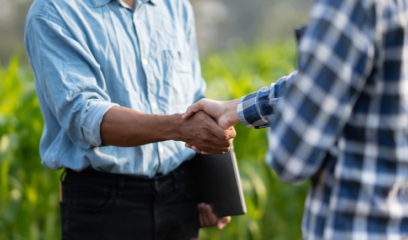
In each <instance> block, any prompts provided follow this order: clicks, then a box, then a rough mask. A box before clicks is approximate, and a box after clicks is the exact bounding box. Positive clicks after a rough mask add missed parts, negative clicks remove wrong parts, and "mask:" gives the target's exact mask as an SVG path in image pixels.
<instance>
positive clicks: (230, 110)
mask: <svg viewBox="0 0 408 240" xmlns="http://www.w3.org/2000/svg"><path fill="white" fill-rule="evenodd" d="M238 102H239V100H232V101H228V102H223V101H215V100H210V99H202V100H200V101H198V102H197V103H195V104H193V105H191V106H190V107H189V108H188V109H187V111H186V113H184V115H183V116H182V118H183V119H184V120H188V119H190V118H194V117H195V116H196V115H200V114H202V113H203V112H205V113H207V114H208V115H209V116H210V117H211V118H212V119H214V120H215V121H216V122H217V123H218V125H219V126H220V127H221V128H222V129H224V130H225V131H226V132H227V133H228V134H229V135H230V136H232V135H233V136H234V137H235V136H236V133H235V129H234V127H233V126H234V125H236V124H238V123H240V120H239V117H238V114H237V106H238ZM234 137H232V138H230V139H228V142H229V146H228V150H229V147H230V146H231V144H232V139H233V138H234ZM186 147H189V148H191V149H193V150H194V151H196V152H197V153H201V154H209V153H220V152H219V151H218V152H215V151H212V150H211V148H206V149H204V148H202V147H200V146H199V145H197V144H195V143H194V142H193V141H186Z"/></svg>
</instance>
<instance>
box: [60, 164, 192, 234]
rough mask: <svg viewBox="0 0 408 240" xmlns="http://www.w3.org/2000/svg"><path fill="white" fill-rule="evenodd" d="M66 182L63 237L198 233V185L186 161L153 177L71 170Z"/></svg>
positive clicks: (64, 184) (64, 186) (63, 207)
mask: <svg viewBox="0 0 408 240" xmlns="http://www.w3.org/2000/svg"><path fill="white" fill-rule="evenodd" d="M62 186H63V201H62V202H61V225H62V239H63V240H71V239H81V240H82V239H84V240H93V239H95V240H99V239H112V240H127V239H138V240H139V239H140V240H190V239H194V238H198V230H199V220H198V210H197V201H196V197H195V195H196V194H195V189H194V185H193V181H192V180H191V176H190V175H189V173H188V171H187V170H186V168H185V167H183V165H182V166H181V167H179V168H178V169H176V170H174V171H173V172H171V173H170V174H167V175H165V176H160V177H156V178H154V179H144V178H134V177H129V176H124V175H120V174H108V173H101V172H97V171H94V170H85V171H83V172H80V173H78V172H75V171H72V170H69V169H67V171H66V177H65V180H64V181H63V183H62Z"/></svg>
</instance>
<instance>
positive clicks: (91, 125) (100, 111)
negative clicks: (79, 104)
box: [81, 101, 118, 147]
mask: <svg viewBox="0 0 408 240" xmlns="http://www.w3.org/2000/svg"><path fill="white" fill-rule="evenodd" d="M114 106H118V104H115V103H111V102H99V101H98V102H96V101H93V102H91V103H89V104H88V106H87V108H86V110H85V112H84V114H83V115H82V119H81V127H82V130H83V133H84V136H85V139H86V141H87V142H88V143H89V144H91V145H92V146H95V147H99V146H101V145H102V138H101V123H102V120H103V116H104V115H105V113H106V112H107V111H109V109H111V108H112V107H114Z"/></svg>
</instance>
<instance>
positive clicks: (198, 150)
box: [191, 146, 201, 154]
mask: <svg viewBox="0 0 408 240" xmlns="http://www.w3.org/2000/svg"><path fill="white" fill-rule="evenodd" d="M191 149H193V150H194V151H196V153H198V154H201V150H200V149H198V148H197V147H196V146H191Z"/></svg>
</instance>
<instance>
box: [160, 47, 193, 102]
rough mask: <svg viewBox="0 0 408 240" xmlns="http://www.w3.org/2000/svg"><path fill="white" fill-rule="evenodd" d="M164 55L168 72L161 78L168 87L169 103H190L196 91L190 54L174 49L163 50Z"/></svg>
mask: <svg viewBox="0 0 408 240" xmlns="http://www.w3.org/2000/svg"><path fill="white" fill-rule="evenodd" d="M165 55H166V57H165V61H166V65H167V67H168V74H167V76H166V77H165V78H164V79H163V80H164V84H165V85H167V86H168V88H169V97H170V99H169V102H170V105H173V106H186V105H190V104H191V103H192V102H193V101H194V95H195V92H196V86H195V83H194V74H193V70H192V60H191V59H190V58H189V56H190V55H189V54H188V53H186V52H181V51H174V50H173V51H172V50H169V51H165Z"/></svg>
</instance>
